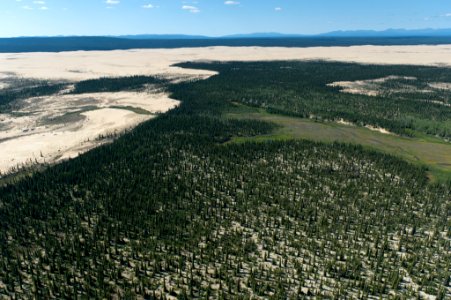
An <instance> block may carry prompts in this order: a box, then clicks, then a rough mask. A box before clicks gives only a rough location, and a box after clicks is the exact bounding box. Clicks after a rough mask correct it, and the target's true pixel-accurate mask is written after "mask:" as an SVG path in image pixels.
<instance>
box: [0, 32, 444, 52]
mask: <svg viewBox="0 0 451 300" xmlns="http://www.w3.org/2000/svg"><path fill="white" fill-rule="evenodd" d="M450 43H451V37H449V36H446V35H444V36H404V37H403V36H399V37H328V36H312V37H266V38H265V37H251V38H247V37H236V38H233V37H229V38H207V37H204V38H195V37H180V38H175V39H164V38H155V39H139V38H134V39H129V38H120V37H103V36H68V37H19V38H0V53H15V52H18V53H20V52H61V51H78V50H85V51H92V50H126V49H164V48H166V49H173V48H182V47H191V48H192V47H212V46H229V47H330V46H357V45H384V46H389V45H448V44H450Z"/></svg>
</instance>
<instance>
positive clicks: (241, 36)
mask: <svg viewBox="0 0 451 300" xmlns="http://www.w3.org/2000/svg"><path fill="white" fill-rule="evenodd" d="M307 36H308V35H302V34H287V33H278V32H258V33H247V34H246V33H245V34H232V35H224V36H221V38H224V39H251V38H297V37H307Z"/></svg>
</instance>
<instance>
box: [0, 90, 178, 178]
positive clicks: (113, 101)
mask: <svg viewBox="0 0 451 300" xmlns="http://www.w3.org/2000/svg"><path fill="white" fill-rule="evenodd" d="M178 104H179V102H178V101H176V100H172V99H170V98H168V97H167V95H165V94H161V93H160V94H145V93H133V92H120V93H97V94H81V95H55V96H49V97H37V98H30V99H27V100H25V101H24V103H22V105H23V107H22V108H21V109H19V110H18V111H15V112H14V113H13V114H0V172H1V173H7V172H9V171H14V170H12V168H15V167H19V168H20V167H24V166H29V165H32V164H36V163H53V162H57V161H60V160H62V159H67V158H73V157H75V156H77V155H78V154H79V153H84V152H86V151H88V150H90V149H92V148H94V147H96V146H98V145H101V144H103V143H105V142H107V141H108V140H105V139H103V140H102V139H98V137H99V136H108V135H111V134H119V133H121V132H123V131H124V130H126V129H128V128H133V127H135V126H136V125H138V124H139V123H142V122H144V121H146V120H149V119H151V118H153V117H154V116H155V114H157V113H163V112H166V111H167V110H169V109H171V108H174V107H175V106H177V105H178ZM133 108H138V109H141V110H143V111H145V112H146V114H140V113H136V111H133Z"/></svg>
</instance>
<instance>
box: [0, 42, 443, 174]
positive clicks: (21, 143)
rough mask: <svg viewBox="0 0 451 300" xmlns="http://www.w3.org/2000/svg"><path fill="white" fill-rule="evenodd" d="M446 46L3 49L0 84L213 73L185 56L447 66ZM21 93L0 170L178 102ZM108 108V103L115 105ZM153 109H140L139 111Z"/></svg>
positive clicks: (7, 123) (77, 147) (0, 148)
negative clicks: (196, 67)
mask: <svg viewBox="0 0 451 300" xmlns="http://www.w3.org/2000/svg"><path fill="white" fill-rule="evenodd" d="M450 53H451V45H440V46H353V47H312V48H282V47H272V48H264V47H206V48H180V49H145V50H140V49H138V50H118V51H75V52H61V53H1V54H0V84H1V86H3V87H4V86H6V84H9V82H10V80H14V79H17V78H23V79H39V80H63V81H68V82H75V81H80V80H86V79H93V78H99V77H120V76H131V75H159V76H164V77H166V78H170V79H172V80H173V81H176V82H179V81H184V80H192V79H205V78H208V77H210V76H212V75H215V74H216V73H215V72H212V71H208V70H190V69H183V68H179V67H175V66H173V65H174V64H176V63H180V62H185V61H271V60H328V61H343V62H357V63H365V64H407V65H431V66H451V55H450ZM68 92H70V89H68V90H66V91H63V92H62V93H61V94H59V95H54V96H49V97H40V98H32V99H27V100H24V101H22V102H21V105H22V107H21V109H20V110H19V111H17V112H16V113H15V114H0V171H1V172H5V171H7V170H9V169H10V168H12V167H14V166H17V165H23V164H27V163H29V164H30V163H37V162H38V163H41V162H44V161H45V162H55V161H59V160H61V159H64V158H68V157H73V156H76V155H77V154H78V153H81V152H85V151H87V150H89V149H91V148H93V147H95V146H96V145H98V144H100V143H102V142H99V141H93V140H95V139H96V137H98V136H99V135H105V134H107V133H111V132H115V131H116V132H119V131H123V130H124V129H125V128H130V127H133V126H136V125H137V124H139V123H140V122H143V121H144V120H148V119H149V118H152V113H163V112H165V111H167V110H168V109H170V108H172V107H174V106H175V105H177V103H178V102H177V101H175V100H172V99H169V98H168V96H167V95H166V94H164V93H161V92H158V91H155V94H152V95H150V94H137V93H125V92H121V93H115V94H111V93H99V94H85V95H76V96H75V95H66V93H68ZM113 107H114V108H113ZM135 108H137V109H141V112H142V111H145V112H149V113H151V114H140V113H139V111H137V110H134V109H135Z"/></svg>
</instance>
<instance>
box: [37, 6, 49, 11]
mask: <svg viewBox="0 0 451 300" xmlns="http://www.w3.org/2000/svg"><path fill="white" fill-rule="evenodd" d="M39 9H40V10H48V9H49V8H48V7H47V6H41V7H40V8H39Z"/></svg>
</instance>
